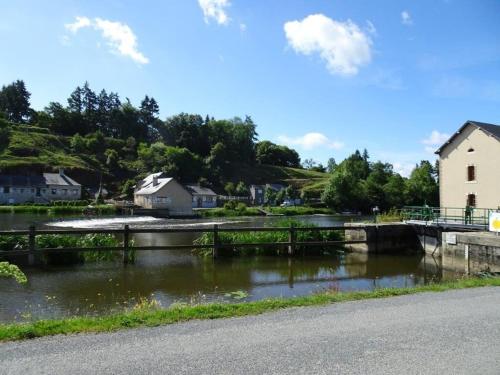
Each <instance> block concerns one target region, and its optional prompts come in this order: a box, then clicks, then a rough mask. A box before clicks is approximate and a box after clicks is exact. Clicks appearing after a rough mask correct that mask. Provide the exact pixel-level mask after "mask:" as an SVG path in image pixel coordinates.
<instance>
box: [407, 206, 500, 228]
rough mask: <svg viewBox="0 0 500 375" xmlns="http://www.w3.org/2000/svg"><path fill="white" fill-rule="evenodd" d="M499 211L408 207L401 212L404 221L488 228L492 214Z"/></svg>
mask: <svg viewBox="0 0 500 375" xmlns="http://www.w3.org/2000/svg"><path fill="white" fill-rule="evenodd" d="M496 211H497V210H494V209H489V208H470V209H467V208H454V207H427V206H406V207H403V209H402V210H401V217H402V218H403V220H418V221H426V222H431V223H434V224H460V225H472V226H473V225H475V226H481V227H488V221H489V217H490V214H491V213H492V212H496Z"/></svg>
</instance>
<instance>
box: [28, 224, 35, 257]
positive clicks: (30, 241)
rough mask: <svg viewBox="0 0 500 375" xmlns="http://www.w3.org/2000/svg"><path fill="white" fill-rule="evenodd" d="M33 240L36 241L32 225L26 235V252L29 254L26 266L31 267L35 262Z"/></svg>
mask: <svg viewBox="0 0 500 375" xmlns="http://www.w3.org/2000/svg"><path fill="white" fill-rule="evenodd" d="M35 239H36V229H35V226H34V225H30V227H29V234H28V250H29V252H30V254H29V255H28V264H29V265H30V266H33V265H34V264H35V262H36V258H35V254H34V252H35V249H36V247H35Z"/></svg>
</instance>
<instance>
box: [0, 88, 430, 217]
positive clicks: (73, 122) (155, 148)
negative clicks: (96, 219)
mask: <svg viewBox="0 0 500 375" xmlns="http://www.w3.org/2000/svg"><path fill="white" fill-rule="evenodd" d="M159 112H160V108H159V105H158V103H157V101H156V100H155V99H154V98H153V97H150V96H148V95H146V96H145V97H144V99H143V100H142V101H141V102H140V105H139V106H138V107H136V106H134V105H133V104H132V103H131V102H130V100H129V99H128V98H125V100H123V99H121V98H120V96H119V95H118V94H117V93H115V92H107V91H106V90H104V89H103V90H101V91H100V92H99V93H97V92H95V91H93V90H92V89H91V88H90V86H89V84H88V83H87V82H85V83H84V85H83V86H81V87H80V86H79V87H77V88H76V89H75V90H74V91H73V92H72V93H71V94H70V95H69V97H68V98H67V101H66V103H65V104H62V103H58V102H50V103H49V104H48V105H47V106H46V107H45V108H44V109H43V110H40V111H36V110H33V109H32V108H31V106H30V93H29V91H28V90H27V88H26V85H25V83H24V82H23V81H21V80H18V81H15V82H13V83H11V84H9V85H4V86H3V87H2V89H1V90H0V157H1V159H3V161H2V160H0V170H1V171H3V172H10V171H12V170H13V169H15V170H19V167H23V168H24V169H26V168H28V169H29V168H30V167H31V168H33V169H36V170H40V169H54V168H56V167H57V166H65V167H68V168H69V169H70V170H72V171H74V172H75V173H81V172H82V171H87V172H89V171H90V172H91V173H90V175H91V176H92V175H93V176H94V177H93V178H92V177H91V180H93V181H94V182H95V181H96V179H95V176H96V175H97V174H99V175H100V176H103V178H104V181H107V182H108V184H109V186H110V188H111V190H112V191H113V192H114V193H116V194H119V193H121V194H124V195H130V193H131V187H132V186H133V185H134V184H135V182H136V179H137V178H140V177H142V176H144V175H146V174H148V173H151V172H157V171H164V172H166V173H167V174H168V175H170V176H173V177H175V178H177V179H179V180H181V181H182V182H186V183H188V182H189V183H192V182H200V183H202V184H204V185H208V186H212V187H213V188H215V189H216V190H218V191H219V192H223V191H224V187H226V190H228V189H231V184H232V185H233V186H238V184H239V185H240V187H241V189H240V191H247V189H244V188H243V187H242V184H243V185H244V184H248V183H252V182H255V183H262V182H269V183H272V182H284V183H286V184H293V185H295V187H296V188H297V189H300V190H301V193H302V197H303V198H305V199H307V200H311V199H313V198H319V197H321V199H322V201H323V202H324V203H325V204H327V205H328V206H331V207H334V208H336V209H357V210H362V211H367V210H368V209H369V208H370V207H373V206H374V205H378V206H379V207H381V208H382V209H384V210H385V209H389V208H391V207H399V206H402V205H404V204H423V203H424V202H427V203H428V204H436V203H437V197H438V188H437V175H436V169H435V168H434V167H433V166H432V165H431V164H430V163H429V162H428V161H422V162H421V163H420V164H419V165H418V166H416V168H415V170H414V171H413V172H412V174H411V176H410V177H409V178H404V177H402V176H400V175H399V174H397V173H395V172H394V171H393V168H392V165H390V164H388V163H382V162H370V160H369V157H368V152H367V151H366V150H365V151H364V152H363V153H360V152H359V151H356V152H355V153H354V154H353V155H351V156H349V157H348V158H346V159H345V160H344V161H342V162H341V163H340V164H338V165H337V164H336V163H335V161H334V160H333V159H330V160H329V162H328V165H327V166H326V167H323V166H322V165H321V164H317V163H316V162H314V161H313V160H311V159H308V160H305V161H303V163H301V159H300V157H299V154H298V153H297V152H296V151H295V150H293V149H291V148H289V147H286V146H282V145H276V144H274V143H272V142H270V141H266V140H262V141H259V140H258V138H257V137H258V134H257V125H256V124H255V123H254V121H253V120H252V118H251V117H250V116H246V117H245V118H244V119H242V118H239V117H235V118H232V119H215V118H213V117H210V116H209V115H205V116H202V115H198V114H187V113H180V114H177V115H174V116H171V117H168V118H166V119H165V120H161V119H160V117H159ZM35 167H36V168H35ZM242 181H244V183H243V182H242Z"/></svg>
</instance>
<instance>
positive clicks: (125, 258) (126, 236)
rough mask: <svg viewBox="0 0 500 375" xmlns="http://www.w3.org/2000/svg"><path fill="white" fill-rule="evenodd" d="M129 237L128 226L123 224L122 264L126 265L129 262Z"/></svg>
mask: <svg viewBox="0 0 500 375" xmlns="http://www.w3.org/2000/svg"><path fill="white" fill-rule="evenodd" d="M129 237H130V228H129V226H128V224H125V226H124V227H123V264H128V262H129V254H128V250H129Z"/></svg>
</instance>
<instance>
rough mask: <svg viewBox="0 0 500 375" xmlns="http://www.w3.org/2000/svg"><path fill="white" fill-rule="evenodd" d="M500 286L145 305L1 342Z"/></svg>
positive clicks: (56, 323)
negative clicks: (239, 301) (192, 304)
mask: <svg viewBox="0 0 500 375" xmlns="http://www.w3.org/2000/svg"><path fill="white" fill-rule="evenodd" d="M485 286H500V278H470V279H462V280H457V281H449V282H444V283H435V284H428V285H423V286H417V287H410V288H388V289H376V290H374V291H364V292H324V293H319V294H314V295H310V296H304V297H294V298H289V299H285V298H271V299H265V300H260V301H255V302H242V303H212V304H202V305H194V306H190V305H184V304H175V305H173V306H171V307H170V308H167V309H164V308H161V306H159V304H158V303H155V302H152V303H143V304H142V305H141V306H138V307H136V308H135V309H131V310H127V311H125V312H123V313H119V314H114V315H106V316H101V317H74V318H69V319H54V320H39V321H34V322H28V323H13V324H0V341H9V340H23V339H32V338H36V337H42V336H52V335H58V334H75V333H89V332H92V333H95V332H113V331H117V330H120V329H129V328H138V327H155V326H160V325H165V324H173V323H179V322H186V321H190V320H195V319H221V318H229V317H238V316H246V315H258V314H262V313H266V312H272V311H277V310H281V309H285V308H291V307H307V306H309V307H311V306H321V305H326V304H331V303H339V302H347V301H357V300H364V299H374V298H387V297H393V296H403V295H408V294H415V293H422V292H444V291H447V290H452V289H464V288H476V287H485Z"/></svg>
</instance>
